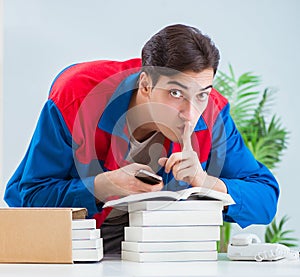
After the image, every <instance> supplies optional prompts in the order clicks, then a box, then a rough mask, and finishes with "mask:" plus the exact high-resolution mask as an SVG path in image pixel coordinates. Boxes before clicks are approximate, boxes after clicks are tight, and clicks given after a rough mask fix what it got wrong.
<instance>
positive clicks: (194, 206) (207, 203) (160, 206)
mask: <svg viewBox="0 0 300 277" xmlns="http://www.w3.org/2000/svg"><path fill="white" fill-rule="evenodd" d="M156 210H160V211H199V210H201V211H222V210H223V203H222V201H219V200H203V201H199V200H189V201H155V200H151V201H141V202H132V203H128V212H129V213H131V212H136V211H156Z"/></svg>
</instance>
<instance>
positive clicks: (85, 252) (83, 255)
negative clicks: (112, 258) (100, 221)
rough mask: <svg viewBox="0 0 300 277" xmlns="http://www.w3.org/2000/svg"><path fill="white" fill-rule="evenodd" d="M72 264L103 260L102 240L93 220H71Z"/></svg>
mask: <svg viewBox="0 0 300 277" xmlns="http://www.w3.org/2000/svg"><path fill="white" fill-rule="evenodd" d="M72 256H73V261H74V262H98V261H100V260H102V258H103V239H102V238H101V234H100V229H96V220H95V219H77V220H72Z"/></svg>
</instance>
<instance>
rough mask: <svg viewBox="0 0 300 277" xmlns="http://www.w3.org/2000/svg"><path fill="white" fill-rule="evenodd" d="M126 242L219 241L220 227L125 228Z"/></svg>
mask: <svg viewBox="0 0 300 277" xmlns="http://www.w3.org/2000/svg"><path fill="white" fill-rule="evenodd" d="M124 235H125V241H161V242H166V241H202V240H219V239H220V226H176V227H165V226H164V227H156V226H155V227H152V226H151V227H125V228H124Z"/></svg>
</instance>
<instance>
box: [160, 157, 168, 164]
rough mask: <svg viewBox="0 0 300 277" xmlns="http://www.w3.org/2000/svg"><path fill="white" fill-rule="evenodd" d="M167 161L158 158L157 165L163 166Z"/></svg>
mask: <svg viewBox="0 0 300 277" xmlns="http://www.w3.org/2000/svg"><path fill="white" fill-rule="evenodd" d="M167 160H168V158H160V159H159V160H158V164H159V165H160V166H165V164H166V162H167Z"/></svg>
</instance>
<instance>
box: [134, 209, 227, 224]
mask: <svg viewBox="0 0 300 277" xmlns="http://www.w3.org/2000/svg"><path fill="white" fill-rule="evenodd" d="M222 224H223V215H222V211H139V212H133V213H129V226H189V225H222Z"/></svg>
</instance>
